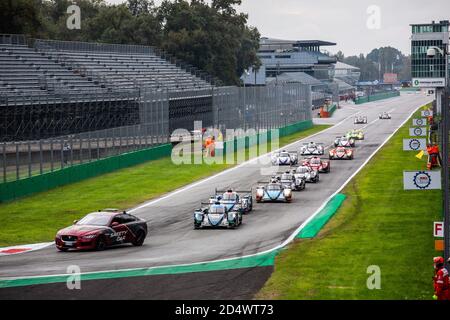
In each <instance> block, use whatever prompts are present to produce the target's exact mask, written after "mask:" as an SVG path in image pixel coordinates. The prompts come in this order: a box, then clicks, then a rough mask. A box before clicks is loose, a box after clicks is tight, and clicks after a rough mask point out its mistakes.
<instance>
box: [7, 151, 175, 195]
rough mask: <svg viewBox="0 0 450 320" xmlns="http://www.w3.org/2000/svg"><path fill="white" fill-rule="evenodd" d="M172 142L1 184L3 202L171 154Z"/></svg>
mask: <svg viewBox="0 0 450 320" xmlns="http://www.w3.org/2000/svg"><path fill="white" fill-rule="evenodd" d="M171 151H172V145H170V144H165V145H161V146H158V147H154V148H150V149H145V150H139V151H135V152H130V153H124V154H121V155H118V156H114V157H109V158H105V159H101V160H97V161H94V162H88V163H83V164H79V165H74V166H72V167H67V168H64V169H61V170H57V171H53V172H48V173H44V174H42V175H38V176H34V177H30V178H26V179H22V180H17V181H11V182H6V183H3V184H0V202H3V201H8V200H14V199H17V198H20V197H24V196H27V195H31V194H34V193H37V192H42V191H47V190H50V189H52V188H56V187H59V186H63V185H67V184H70V183H74V182H79V181H81V180H84V179H89V178H92V177H96V176H98V175H101V174H105V173H109V172H113V171H116V170H119V169H123V168H127V167H131V166H134V165H137V164H140V163H143V162H146V161H150V160H156V159H159V158H162V157H167V156H170V154H171Z"/></svg>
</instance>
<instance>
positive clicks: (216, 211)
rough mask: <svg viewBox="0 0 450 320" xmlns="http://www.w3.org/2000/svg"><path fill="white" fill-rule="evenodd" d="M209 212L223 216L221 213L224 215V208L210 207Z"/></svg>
mask: <svg viewBox="0 0 450 320" xmlns="http://www.w3.org/2000/svg"><path fill="white" fill-rule="evenodd" d="M209 212H210V213H218V214H223V213H225V208H224V207H222V206H211V207H210V209H209Z"/></svg>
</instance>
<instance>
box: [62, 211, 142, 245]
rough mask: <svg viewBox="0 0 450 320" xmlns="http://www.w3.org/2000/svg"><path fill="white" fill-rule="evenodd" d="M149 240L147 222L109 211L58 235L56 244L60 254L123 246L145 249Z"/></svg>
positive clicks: (98, 213)
mask: <svg viewBox="0 0 450 320" xmlns="http://www.w3.org/2000/svg"><path fill="white" fill-rule="evenodd" d="M146 237H147V223H146V221H144V220H142V219H140V218H137V217H135V216H132V215H131V214H128V213H126V212H121V211H118V210H115V209H106V210H103V211H99V212H94V213H90V214H88V215H87V216H85V217H84V218H83V219H81V220H80V221H74V224H73V225H72V226H70V227H68V228H65V229H62V230H60V231H58V233H57V234H56V237H55V244H56V248H57V249H58V250H60V251H68V250H70V249H73V250H104V249H105V248H107V247H109V246H113V245H118V244H123V243H131V244H133V245H135V246H141V245H142V244H143V243H144V240H145V238H146Z"/></svg>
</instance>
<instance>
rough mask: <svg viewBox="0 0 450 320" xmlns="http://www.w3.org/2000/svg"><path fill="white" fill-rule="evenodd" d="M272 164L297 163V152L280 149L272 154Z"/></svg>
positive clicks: (290, 164) (288, 164)
mask: <svg viewBox="0 0 450 320" xmlns="http://www.w3.org/2000/svg"><path fill="white" fill-rule="evenodd" d="M272 164H273V165H274V166H293V165H296V164H298V154H297V152H288V151H285V150H283V151H281V152H276V153H274V154H273V155H272Z"/></svg>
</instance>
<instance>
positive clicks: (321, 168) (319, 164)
mask: <svg viewBox="0 0 450 320" xmlns="http://www.w3.org/2000/svg"><path fill="white" fill-rule="evenodd" d="M303 165H304V166H307V167H310V168H311V169H313V170H315V171H318V172H319V173H329V172H330V171H331V166H330V161H328V160H322V159H321V158H319V157H311V158H308V159H305V160H304V161H303Z"/></svg>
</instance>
